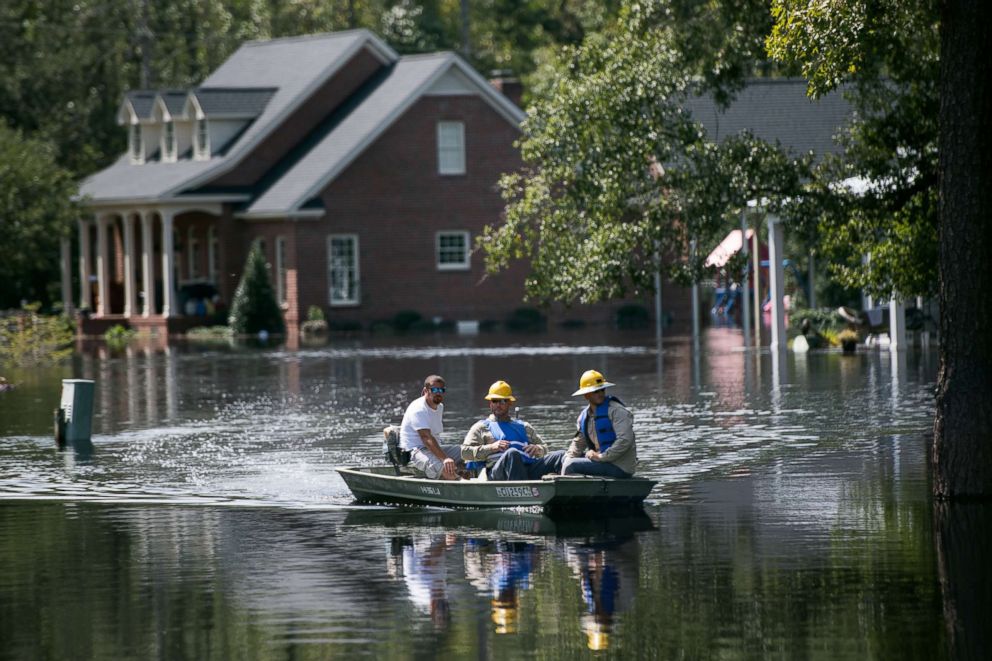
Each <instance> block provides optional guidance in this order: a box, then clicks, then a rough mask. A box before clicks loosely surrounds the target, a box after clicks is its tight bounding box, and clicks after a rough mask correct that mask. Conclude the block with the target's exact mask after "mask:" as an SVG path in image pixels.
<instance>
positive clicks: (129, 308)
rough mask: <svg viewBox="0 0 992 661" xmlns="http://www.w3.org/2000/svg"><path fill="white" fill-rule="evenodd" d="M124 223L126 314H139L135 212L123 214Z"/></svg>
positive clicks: (128, 315)
mask: <svg viewBox="0 0 992 661" xmlns="http://www.w3.org/2000/svg"><path fill="white" fill-rule="evenodd" d="M121 220H122V221H123V223H124V316H125V317H131V316H136V315H137V314H138V302H137V293H138V292H137V286H136V283H135V277H134V265H135V264H134V261H135V260H134V213H133V212H126V213H124V214H123V215H122V216H121Z"/></svg>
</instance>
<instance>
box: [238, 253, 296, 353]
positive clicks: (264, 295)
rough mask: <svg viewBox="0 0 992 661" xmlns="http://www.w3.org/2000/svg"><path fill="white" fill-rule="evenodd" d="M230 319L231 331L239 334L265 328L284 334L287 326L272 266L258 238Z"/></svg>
mask: <svg viewBox="0 0 992 661" xmlns="http://www.w3.org/2000/svg"><path fill="white" fill-rule="evenodd" d="M227 322H228V325H229V326H230V327H231V331H232V332H233V333H235V334H237V335H255V334H257V333H258V332H259V331H263V330H264V331H267V332H268V333H270V334H282V333H283V331H284V330H285V325H284V323H283V319H282V310H280V309H279V303H277V302H276V293H275V290H274V289H273V288H272V281H271V280H269V269H268V267H267V266H266V264H265V257H264V256H263V255H262V249H261V247H259V244H258V241H255V242H254V243H253V244H252V246H251V250H250V251H249V252H248V259H247V260H246V262H245V269H244V272H243V273H242V275H241V282H239V283H238V288H237V290H236V291H235V292H234V300H233V301H232V302H231V314H230V316H229V317H228V319H227Z"/></svg>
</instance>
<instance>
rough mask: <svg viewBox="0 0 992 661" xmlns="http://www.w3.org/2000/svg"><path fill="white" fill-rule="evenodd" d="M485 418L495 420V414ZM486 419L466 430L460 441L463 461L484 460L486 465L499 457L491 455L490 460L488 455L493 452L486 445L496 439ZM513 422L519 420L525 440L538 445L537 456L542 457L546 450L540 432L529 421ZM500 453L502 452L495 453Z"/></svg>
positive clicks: (494, 461) (489, 464)
mask: <svg viewBox="0 0 992 661" xmlns="http://www.w3.org/2000/svg"><path fill="white" fill-rule="evenodd" d="M486 420H493V421H495V420H496V416H494V415H493V414H491V413H490V414H489V417H488V418H486ZM486 420H479V421H478V422H477V423H475V424H474V425H472V428H471V429H469V430H468V433H467V434H465V440H464V441H462V459H463V460H464V461H483V460H484V461H485V462H486V465H487V466H491V465H492V464H494V463H496V459H498V458H499V457H498V456H496V457H493V459H492V460H490V458H489V457H490V456H491V455H492V454H493V453H494V451H493V450H490V449H489V448H488V447H486V446H487V445H490V444H491V443H495V442H496V439H495V438H493V434H492V432H490V431H489V426H488V425H487V424H486ZM514 422H519V423H520V424H522V425H523V426H524V429H525V430H527V442H528V443H529V444H531V445H537V446H539V450H538V454H537V456H538V457H543V456H544V455H545V454H546V453H547V451H548V448H547V446H545V445H544V440H543V439H541V436H540V434H538V433H537V431H535V430H534V427H532V426H531V424H530V423H529V422H524V421H523V420H514ZM497 454H502V453H497Z"/></svg>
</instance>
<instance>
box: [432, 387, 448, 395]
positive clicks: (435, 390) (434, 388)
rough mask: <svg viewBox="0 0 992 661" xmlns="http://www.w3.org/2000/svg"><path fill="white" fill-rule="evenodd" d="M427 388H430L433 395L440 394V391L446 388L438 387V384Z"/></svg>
mask: <svg viewBox="0 0 992 661" xmlns="http://www.w3.org/2000/svg"><path fill="white" fill-rule="evenodd" d="M428 390H430V391H431V392H432V393H434V394H435V395H440V394H442V393H443V392H444V391H445V390H447V388H440V387H438V386H431V387H430V388H428Z"/></svg>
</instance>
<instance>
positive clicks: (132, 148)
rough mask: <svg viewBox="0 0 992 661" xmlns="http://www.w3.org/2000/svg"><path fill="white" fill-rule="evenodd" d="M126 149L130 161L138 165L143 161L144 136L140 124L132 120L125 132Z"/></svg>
mask: <svg viewBox="0 0 992 661" xmlns="http://www.w3.org/2000/svg"><path fill="white" fill-rule="evenodd" d="M127 149H128V152H130V154H131V162H132V163H135V164H137V165H140V164H142V163H144V162H145V146H144V136H143V135H142V130H141V124H139V123H137V122H134V123H133V124H131V125H130V129H129V130H128V134H127Z"/></svg>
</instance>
